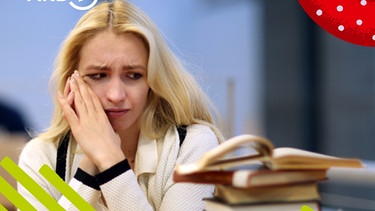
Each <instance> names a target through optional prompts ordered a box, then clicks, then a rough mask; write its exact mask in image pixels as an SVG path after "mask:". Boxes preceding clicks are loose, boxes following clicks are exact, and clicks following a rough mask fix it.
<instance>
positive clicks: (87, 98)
mask: <svg viewBox="0 0 375 211" xmlns="http://www.w3.org/2000/svg"><path fill="white" fill-rule="evenodd" d="M73 78H74V79H75V81H76V84H77V88H78V90H79V92H80V95H81V97H82V99H83V100H84V103H85V106H86V109H87V111H88V112H90V111H95V106H94V102H93V96H92V94H91V93H90V91H91V88H90V87H89V86H88V85H87V84H86V82H85V81H84V80H83V79H82V77H81V76H80V75H79V73H78V71H77V70H76V71H74V74H73ZM88 114H90V113H88Z"/></svg>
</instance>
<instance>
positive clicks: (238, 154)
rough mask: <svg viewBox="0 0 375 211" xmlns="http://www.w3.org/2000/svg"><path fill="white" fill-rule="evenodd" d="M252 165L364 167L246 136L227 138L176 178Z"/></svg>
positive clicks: (179, 171) (350, 160)
mask: <svg viewBox="0 0 375 211" xmlns="http://www.w3.org/2000/svg"><path fill="white" fill-rule="evenodd" d="M252 163H262V164H263V165H264V166H266V167H268V168H269V169H271V170H296V169H299V170H302V169H305V170H313V169H329V168H331V167H351V168H352V167H353V168H362V167H363V164H362V162H361V160H360V159H355V158H341V157H334V156H329V155H324V154H320V153H314V152H309V151H306V150H301V149H295V148H287V147H283V148H274V146H273V144H272V143H271V141H269V140H268V139H266V138H263V137H259V136H254V135H248V134H246V135H240V136H236V137H233V138H231V139H228V140H227V141H225V142H223V143H222V144H220V145H219V146H217V147H215V148H214V149H212V150H210V151H208V152H206V153H205V154H204V155H203V156H202V157H201V159H200V160H199V161H198V162H196V163H192V164H184V165H177V166H176V169H175V175H177V176H178V175H183V174H191V173H195V172H202V171H209V170H222V169H228V168H233V167H239V166H242V165H248V164H252Z"/></svg>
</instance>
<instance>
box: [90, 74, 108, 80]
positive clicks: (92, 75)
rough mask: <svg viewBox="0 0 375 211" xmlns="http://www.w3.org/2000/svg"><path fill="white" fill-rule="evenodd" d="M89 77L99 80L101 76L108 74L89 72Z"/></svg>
mask: <svg viewBox="0 0 375 211" xmlns="http://www.w3.org/2000/svg"><path fill="white" fill-rule="evenodd" d="M87 76H88V77H89V78H91V79H94V80H99V79H101V78H104V77H105V76H106V75H105V74H103V73H96V74H89V75H87Z"/></svg>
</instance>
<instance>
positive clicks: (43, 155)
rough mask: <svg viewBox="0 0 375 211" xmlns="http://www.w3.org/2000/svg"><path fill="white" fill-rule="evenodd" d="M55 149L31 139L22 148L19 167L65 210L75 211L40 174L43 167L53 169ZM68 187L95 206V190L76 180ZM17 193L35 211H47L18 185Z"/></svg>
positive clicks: (52, 144) (53, 146)
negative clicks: (46, 166)
mask: <svg viewBox="0 0 375 211" xmlns="http://www.w3.org/2000/svg"><path fill="white" fill-rule="evenodd" d="M55 159H56V147H55V145H54V143H51V142H47V141H43V140H40V139H33V140H31V141H29V143H28V144H27V145H26V146H25V147H24V149H23V150H22V152H21V154H20V159H19V167H20V168H21V169H22V170H23V171H25V173H26V174H27V175H29V176H30V177H31V178H32V179H33V180H34V181H35V182H36V183H37V184H38V185H39V186H40V187H41V188H42V189H43V190H44V191H46V192H47V194H49V195H51V196H52V197H53V198H54V199H55V200H56V201H58V203H59V204H60V205H61V206H62V207H63V208H64V209H65V210H77V208H76V207H75V206H74V205H73V204H72V203H71V202H70V201H69V200H67V199H66V198H65V197H64V196H62V194H61V193H60V192H59V191H57V190H56V188H55V187H54V186H53V185H52V184H50V183H49V182H48V181H47V180H46V179H45V178H44V177H43V176H42V175H41V174H40V173H39V169H40V168H41V167H42V166H43V165H48V166H49V167H51V168H52V169H54V168H55ZM69 186H70V187H71V188H72V189H73V190H75V191H76V192H77V193H78V194H79V195H80V196H82V197H83V198H84V199H85V200H86V201H88V202H89V203H90V204H92V206H93V207H95V206H96V205H97V201H98V199H99V196H100V191H99V190H96V189H94V188H92V187H90V186H88V185H86V184H84V183H82V182H81V181H78V180H77V179H76V178H73V179H72V180H71V181H70V182H69ZM17 189H18V192H19V193H20V194H21V195H22V196H23V197H24V198H25V199H26V200H27V201H28V202H29V203H30V204H31V205H32V206H33V207H35V208H36V209H37V210H48V209H47V208H46V207H45V206H44V205H43V204H42V203H41V202H40V201H39V200H38V199H36V198H35V197H34V196H33V195H32V194H31V193H30V192H29V191H28V190H27V189H26V188H24V187H23V186H22V185H20V184H18V186H17Z"/></svg>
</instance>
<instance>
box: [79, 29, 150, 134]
mask: <svg viewBox="0 0 375 211" xmlns="http://www.w3.org/2000/svg"><path fill="white" fill-rule="evenodd" d="M147 61H148V51H147V48H146V46H145V44H144V42H143V40H142V39H141V38H140V37H138V36H137V35H135V34H132V33H125V34H115V33H113V32H111V31H103V32H100V33H98V34H97V35H95V36H94V37H93V38H92V39H90V40H88V41H87V42H86V43H85V45H84V46H83V47H82V49H81V52H80V62H79V65H78V71H79V73H80V75H82V77H83V79H84V81H85V82H86V83H87V84H88V85H89V86H90V87H91V89H92V90H93V91H94V92H95V93H96V95H97V96H98V97H99V99H100V102H101V104H102V106H103V108H104V111H105V112H106V114H107V116H108V119H109V121H110V123H111V125H112V127H113V129H114V130H115V131H116V132H121V131H124V130H128V129H131V128H137V125H138V119H139V116H140V115H141V113H142V111H143V109H144V107H145V105H146V102H147V94H148V90H149V86H148V84H147Z"/></svg>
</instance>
